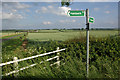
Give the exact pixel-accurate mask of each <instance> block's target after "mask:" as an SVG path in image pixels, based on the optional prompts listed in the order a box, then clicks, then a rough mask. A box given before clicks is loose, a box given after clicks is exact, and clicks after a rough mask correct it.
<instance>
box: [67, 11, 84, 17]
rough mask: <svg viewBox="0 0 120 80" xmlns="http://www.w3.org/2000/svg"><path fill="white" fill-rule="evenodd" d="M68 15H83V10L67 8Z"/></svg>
mask: <svg viewBox="0 0 120 80" xmlns="http://www.w3.org/2000/svg"><path fill="white" fill-rule="evenodd" d="M67 14H68V15H69V16H77V17H85V10H69V11H68V13H67Z"/></svg>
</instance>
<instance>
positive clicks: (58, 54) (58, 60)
mask: <svg viewBox="0 0 120 80" xmlns="http://www.w3.org/2000/svg"><path fill="white" fill-rule="evenodd" d="M57 50H59V47H57ZM57 56H58V58H57V63H58V67H59V66H60V53H59V52H57Z"/></svg>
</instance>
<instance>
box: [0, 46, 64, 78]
mask: <svg viewBox="0 0 120 80" xmlns="http://www.w3.org/2000/svg"><path fill="white" fill-rule="evenodd" d="M64 50H66V48H64V49H60V50H59V47H57V50H56V51H53V52H48V53H44V54H39V55H35V56H31V57H27V58H23V59H17V57H14V61H9V62H6V63H1V64H0V67H2V66H5V65H8V64H12V63H14V67H15V70H14V71H11V72H9V73H5V75H2V76H8V75H10V74H13V73H17V72H19V71H22V70H24V69H27V68H30V67H33V66H35V65H37V64H38V63H35V64H31V65H29V66H26V67H23V68H20V69H19V70H18V62H21V61H25V60H29V59H33V58H37V57H41V56H46V55H49V54H53V53H57V56H55V57H52V58H49V59H47V60H45V61H51V60H53V59H57V62H55V63H53V64H50V66H52V65H54V64H58V67H59V66H60V59H59V55H60V54H59V53H58V52H61V51H64ZM45 61H41V62H40V63H39V64H41V63H43V62H45Z"/></svg>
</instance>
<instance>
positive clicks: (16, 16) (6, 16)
mask: <svg viewBox="0 0 120 80" xmlns="http://www.w3.org/2000/svg"><path fill="white" fill-rule="evenodd" d="M1 15H2V17H0V19H23V16H22V15H20V14H13V13H2V14H1Z"/></svg>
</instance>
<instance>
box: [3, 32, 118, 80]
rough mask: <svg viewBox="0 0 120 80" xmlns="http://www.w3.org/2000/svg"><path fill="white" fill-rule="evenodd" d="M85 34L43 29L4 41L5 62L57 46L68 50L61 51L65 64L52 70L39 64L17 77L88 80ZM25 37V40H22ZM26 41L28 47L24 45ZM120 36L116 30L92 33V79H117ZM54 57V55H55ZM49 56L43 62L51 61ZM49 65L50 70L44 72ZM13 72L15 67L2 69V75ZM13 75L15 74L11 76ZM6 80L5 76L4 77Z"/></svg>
mask: <svg viewBox="0 0 120 80" xmlns="http://www.w3.org/2000/svg"><path fill="white" fill-rule="evenodd" d="M85 35H86V32H85V31H84V30H83V31H79V30H66V31H65V30H64V31H60V30H40V31H39V32H35V33H33V32H32V33H28V35H27V36H26V37H25V36H19V37H17V38H15V39H11V40H9V41H6V42H3V43H2V44H3V45H2V47H3V49H2V52H3V54H2V58H3V62H8V61H11V60H13V57H18V59H22V58H26V57H30V56H34V55H38V54H42V53H45V52H50V51H54V50H56V48H57V47H60V49H62V48H67V50H66V51H64V52H61V53H60V54H61V58H63V59H65V61H64V62H65V65H61V66H60V67H59V68H56V67H55V66H54V67H49V66H48V65H49V63H45V64H43V65H41V64H38V65H37V66H34V67H32V68H29V69H26V70H24V71H20V72H19V75H18V77H21V76H22V77H23V78H24V77H29V76H32V77H39V78H85V77H86V36H85ZM20 37H22V38H20ZM25 39H27V44H26V46H25V47H24V46H22V44H23V42H24V41H25ZM119 43H120V37H118V31H117V30H103V31H102V30H92V31H90V75H89V77H90V78H118V74H119V67H118V66H120V65H119V64H118V61H119V60H120V57H119V56H120V55H119V53H120V51H119V48H118V45H120V44H119ZM52 56H54V55H52ZM49 57H50V56H46V57H45V58H44V59H47V58H49ZM41 60H43V57H42V58H37V59H31V60H28V61H25V62H20V63H19V68H21V67H24V66H27V65H29V64H32V63H39V62H40V61H41ZM43 66H47V69H43V68H42V67H43ZM12 70H13V67H12V64H11V65H8V66H3V74H5V73H7V72H10V71H12ZM10 76H12V75H10ZM10 76H9V77H10ZM3 78H5V77H3Z"/></svg>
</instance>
